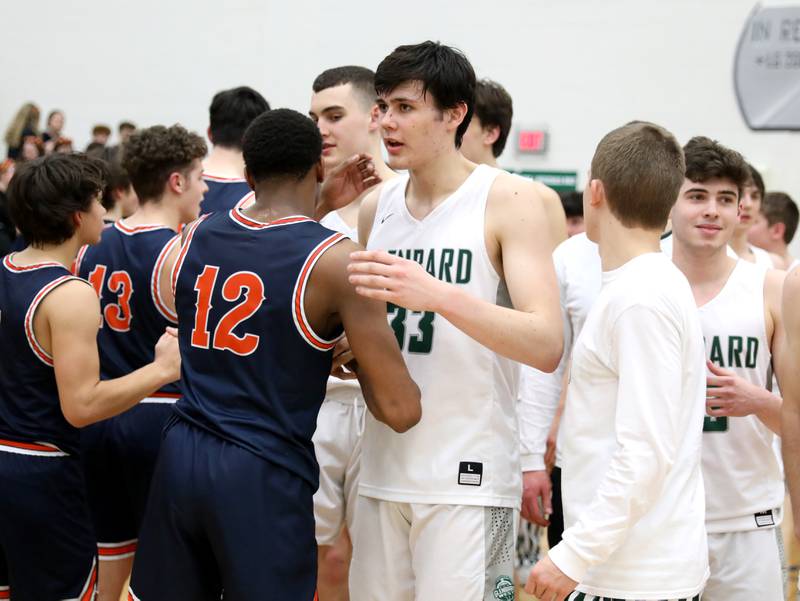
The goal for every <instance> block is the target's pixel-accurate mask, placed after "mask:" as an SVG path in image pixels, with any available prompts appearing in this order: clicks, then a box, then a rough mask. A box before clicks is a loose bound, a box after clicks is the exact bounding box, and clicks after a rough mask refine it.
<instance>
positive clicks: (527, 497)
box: [521, 470, 553, 527]
mask: <svg viewBox="0 0 800 601" xmlns="http://www.w3.org/2000/svg"><path fill="white" fill-rule="evenodd" d="M551 497H552V485H551V484H550V476H549V475H548V474H547V472H546V471H545V470H536V471H531V472H522V512H521V514H522V517H523V518H525V519H526V520H528V521H529V522H533V523H534V524H537V525H539V526H543V527H544V526H549V525H550V522H549V520H548V518H549V517H550V514H551V513H553V504H552V499H551Z"/></svg>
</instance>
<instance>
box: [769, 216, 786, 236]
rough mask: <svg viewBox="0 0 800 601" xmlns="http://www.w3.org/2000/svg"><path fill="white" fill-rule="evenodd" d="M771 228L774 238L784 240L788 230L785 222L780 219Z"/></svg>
mask: <svg viewBox="0 0 800 601" xmlns="http://www.w3.org/2000/svg"><path fill="white" fill-rule="evenodd" d="M769 229H770V232H771V233H772V239H773V240H783V234H784V233H785V232H786V224H785V223H781V222H780V221H779V222H778V223H773V224H772V225H771V226H770V228H769Z"/></svg>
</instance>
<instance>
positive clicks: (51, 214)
mask: <svg viewBox="0 0 800 601" xmlns="http://www.w3.org/2000/svg"><path fill="white" fill-rule="evenodd" d="M105 183H106V166H105V163H104V162H103V161H101V160H100V159H95V158H92V157H88V156H86V155H85V154H80V153H73V154H51V155H48V156H46V157H41V158H38V159H35V160H33V161H30V162H27V163H24V164H22V165H20V167H19V170H18V171H17V172H16V173H15V174H14V177H13V178H12V179H11V183H10V184H9V186H8V211H9V214H10V216H11V219H12V221H13V222H14V224H15V225H16V226H17V228H19V231H20V232H22V235H23V236H24V237H25V239H26V240H27V241H28V242H29V243H30V244H31V245H33V246H42V245H44V244H61V243H62V242H64V241H66V240H69V239H70V238H71V237H72V236H73V235H74V234H75V222H74V220H73V215H74V214H75V213H76V212H86V211H88V210H89V209H90V208H91V205H92V202H93V201H94V199H95V197H96V196H97V195H98V194H99V193H100V192H101V191H102V190H103V187H104V186H105Z"/></svg>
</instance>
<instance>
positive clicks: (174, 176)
mask: <svg viewBox="0 0 800 601" xmlns="http://www.w3.org/2000/svg"><path fill="white" fill-rule="evenodd" d="M184 188H185V183H184V181H183V175H181V173H180V172H178V171H173V172H172V173H170V174H169V178H168V179H167V189H168V190H169V191H170V192H172V193H173V194H182V193H183V191H184Z"/></svg>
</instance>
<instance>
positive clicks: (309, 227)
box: [173, 209, 344, 489]
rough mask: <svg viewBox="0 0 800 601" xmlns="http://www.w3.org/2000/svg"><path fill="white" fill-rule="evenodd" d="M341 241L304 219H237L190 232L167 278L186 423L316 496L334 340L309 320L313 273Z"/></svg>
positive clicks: (204, 222) (208, 222) (210, 219)
mask: <svg viewBox="0 0 800 601" xmlns="http://www.w3.org/2000/svg"><path fill="white" fill-rule="evenodd" d="M342 239H344V236H342V235H341V234H338V233H336V232H333V231H331V230H329V229H327V228H325V227H323V226H321V225H320V224H319V223H317V222H316V221H313V220H311V219H309V218H308V217H303V216H299V217H288V218H284V219H280V220H277V221H273V222H271V223H260V222H258V221H253V220H252V219H250V218H248V217H246V216H245V215H243V214H242V212H241V211H240V210H239V209H233V210H230V211H227V212H223V213H214V214H213V215H208V216H205V217H201V218H200V219H199V220H198V221H196V222H195V223H194V224H192V225H191V226H190V228H189V229H188V230H187V231H186V239H185V241H184V244H183V249H182V251H181V254H180V256H179V257H178V261H177V265H176V268H175V270H174V273H173V282H174V288H175V303H176V307H177V313H178V332H179V334H178V339H179V343H180V349H181V360H182V367H181V370H182V374H181V377H182V383H183V393H184V396H183V398H182V399H181V400H179V401H178V403H177V405H176V409H177V411H178V413H179V414H180V415H181V416H183V417H184V418H185V419H187V420H189V421H190V422H192V423H194V424H195V425H197V426H199V427H202V428H205V429H206V430H208V431H210V432H212V433H214V434H216V435H217V436H219V437H221V438H224V439H226V440H229V441H231V442H233V443H235V444H237V445H239V446H241V447H244V448H245V449H248V450H250V451H251V452H253V453H255V454H256V455H258V456H260V457H263V458H264V459H267V460H268V461H271V462H273V463H276V464H278V465H281V466H283V467H285V468H286V469H288V470H290V471H291V472H293V473H295V474H297V475H299V476H300V477H302V478H304V479H306V480H307V481H308V482H309V483H310V484H311V485H312V486H314V488H315V489H316V487H317V482H318V478H319V469H318V466H317V463H316V459H315V457H314V446H313V444H312V442H311V436H312V435H313V433H314V430H315V429H316V421H317V413H318V412H319V408H320V405H321V404H322V401H323V398H324V396H325V384H326V381H327V378H328V374H329V372H330V368H331V358H332V352H331V351H332V350H333V347H334V345H335V343H336V340H335V339H334V340H326V339H324V338H322V337H320V336H319V335H317V334H316V333H315V332H314V331H313V329H312V328H311V326H310V324H309V323H308V320H307V319H306V316H305V308H304V297H305V289H306V284H307V283H308V279H309V275H310V273H311V270H312V269H313V268H314V265H315V264H316V262H317V260H318V259H319V258H320V257H321V256H322V254H323V253H324V252H325V251H326V250H328V249H329V248H331V247H332V246H333V245H334V244H336V243H337V242H339V241H340V240H342Z"/></svg>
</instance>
